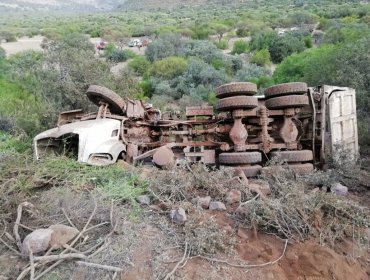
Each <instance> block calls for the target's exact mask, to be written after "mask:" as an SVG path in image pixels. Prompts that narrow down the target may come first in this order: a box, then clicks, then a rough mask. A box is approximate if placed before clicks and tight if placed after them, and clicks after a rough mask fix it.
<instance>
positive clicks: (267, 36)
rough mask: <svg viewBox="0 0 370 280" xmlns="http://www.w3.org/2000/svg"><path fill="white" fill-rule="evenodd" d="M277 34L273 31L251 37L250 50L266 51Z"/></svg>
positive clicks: (262, 32)
mask: <svg viewBox="0 0 370 280" xmlns="http://www.w3.org/2000/svg"><path fill="white" fill-rule="evenodd" d="M277 37H278V36H277V34H276V33H275V32H273V31H261V32H258V33H257V34H255V35H254V36H252V40H251V41H250V49H251V50H263V49H268V47H269V46H270V45H271V42H272V41H273V40H276V38H277Z"/></svg>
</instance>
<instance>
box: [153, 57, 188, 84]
mask: <svg viewBox="0 0 370 280" xmlns="http://www.w3.org/2000/svg"><path fill="white" fill-rule="evenodd" d="M187 66H188V64H187V61H186V59H184V58H182V57H175V56H170V57H166V58H164V59H162V60H157V61H155V62H154V63H153V65H152V67H151V69H150V73H151V74H152V75H154V76H157V77H161V78H164V79H168V80H170V79H172V78H174V77H176V76H179V75H181V74H183V73H184V72H185V70H186V68H187Z"/></svg>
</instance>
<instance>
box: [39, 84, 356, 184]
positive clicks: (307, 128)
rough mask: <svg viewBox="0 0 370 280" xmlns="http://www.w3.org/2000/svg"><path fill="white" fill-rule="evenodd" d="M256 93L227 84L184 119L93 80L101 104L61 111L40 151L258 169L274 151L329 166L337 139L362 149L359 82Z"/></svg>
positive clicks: (86, 158)
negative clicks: (89, 111)
mask: <svg viewBox="0 0 370 280" xmlns="http://www.w3.org/2000/svg"><path fill="white" fill-rule="evenodd" d="M256 93H257V86H256V85H255V84H252V83H230V84H225V85H222V86H220V87H218V88H217V89H216V95H217V98H218V102H217V104H216V106H215V108H214V107H213V106H199V107H187V108H186V110H185V116H184V118H182V119H180V118H178V117H177V116H174V115H171V114H163V115H162V113H161V112H160V111H159V110H156V109H153V108H152V106H151V105H150V104H145V103H143V102H142V101H138V100H128V101H127V102H125V101H124V100H123V99H122V98H121V97H120V96H118V95H117V94H116V93H115V92H113V91H111V90H109V89H106V88H104V87H100V86H95V85H93V86H90V87H89V89H88V90H87V93H86V94H87V97H88V98H89V99H90V101H92V102H93V103H94V104H96V105H97V106H98V107H99V109H98V111H97V112H96V113H92V114H83V112H82V111H81V110H74V111H68V112H64V113H61V114H60V116H59V120H58V127H57V128H54V129H51V130H48V131H46V132H43V133H41V134H39V135H37V136H36V137H35V139H34V149H35V154H36V158H41V157H42V156H43V154H45V152H47V151H48V150H49V151H53V152H55V153H58V154H60V153H70V154H74V155H75V156H77V158H78V161H80V162H85V163H89V164H94V165H107V164H111V163H114V162H115V161H116V160H117V158H123V159H124V160H125V161H127V162H129V163H136V162H139V161H151V162H153V163H154V164H155V165H157V166H160V167H169V166H173V165H174V164H177V163H180V162H182V161H188V162H202V163H205V164H215V165H225V166H230V167H237V168H238V169H239V170H242V171H244V173H245V175H246V176H248V177H253V176H256V175H258V173H259V172H260V171H261V170H262V168H264V167H263V166H265V164H266V163H267V162H268V161H269V160H270V159H271V158H273V157H278V158H280V159H281V160H283V161H284V162H286V163H287V167H288V168H290V169H292V170H293V171H295V172H297V173H301V174H304V173H308V172H311V171H312V170H314V168H325V164H326V163H327V162H328V159H329V157H330V155H331V153H333V152H334V149H335V146H336V145H344V146H345V148H347V149H349V150H350V153H351V154H352V155H353V156H355V155H356V154H357V153H358V144H357V125H356V104H355V92H354V90H352V89H349V88H339V87H331V86H322V87H316V88H309V87H307V85H306V84H305V83H300V82H299V83H288V84H281V85H276V86H272V87H270V88H268V89H266V90H265V91H264V95H262V96H256ZM214 109H216V111H217V113H215V112H214Z"/></svg>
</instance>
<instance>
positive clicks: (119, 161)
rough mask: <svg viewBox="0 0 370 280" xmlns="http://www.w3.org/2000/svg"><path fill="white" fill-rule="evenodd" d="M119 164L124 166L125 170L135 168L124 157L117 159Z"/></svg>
mask: <svg viewBox="0 0 370 280" xmlns="http://www.w3.org/2000/svg"><path fill="white" fill-rule="evenodd" d="M117 165H118V166H120V167H122V168H123V169H125V170H129V169H132V168H133V166H132V165H131V164H129V163H128V162H127V161H124V160H122V159H119V160H117Z"/></svg>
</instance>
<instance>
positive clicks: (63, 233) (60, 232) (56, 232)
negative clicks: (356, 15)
mask: <svg viewBox="0 0 370 280" xmlns="http://www.w3.org/2000/svg"><path fill="white" fill-rule="evenodd" d="M49 229H51V230H52V231H53V233H52V234H51V239H50V242H49V246H50V247H52V248H53V249H60V248H63V245H65V244H67V243H68V242H69V241H71V240H72V239H73V238H74V237H76V236H77V234H78V233H79V231H78V229H76V228H73V227H70V226H66V225H52V226H50V227H49Z"/></svg>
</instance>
